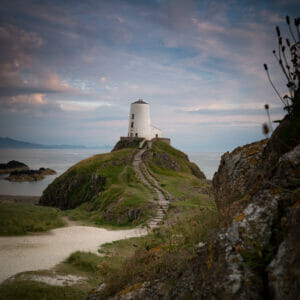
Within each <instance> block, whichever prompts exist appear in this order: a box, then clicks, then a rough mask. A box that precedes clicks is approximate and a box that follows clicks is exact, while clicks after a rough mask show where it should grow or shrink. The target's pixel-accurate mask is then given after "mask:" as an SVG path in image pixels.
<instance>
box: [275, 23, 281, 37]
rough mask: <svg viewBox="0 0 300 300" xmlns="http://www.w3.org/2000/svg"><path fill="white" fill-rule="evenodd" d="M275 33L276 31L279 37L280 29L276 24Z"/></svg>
mask: <svg viewBox="0 0 300 300" xmlns="http://www.w3.org/2000/svg"><path fill="white" fill-rule="evenodd" d="M276 33H277V36H278V37H280V30H279V27H278V26H276Z"/></svg>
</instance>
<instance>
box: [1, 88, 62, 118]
mask: <svg viewBox="0 0 300 300" xmlns="http://www.w3.org/2000/svg"><path fill="white" fill-rule="evenodd" d="M0 105H1V112H2V113H7V112H9V113H14V114H17V115H21V114H31V115H41V114H42V115H48V114H50V113H52V112H54V113H57V112H59V111H61V109H60V107H59V106H58V105H57V104H56V103H52V102H49V101H47V100H46V96H45V94H39V93H36V94H24V95H15V96H11V97H0Z"/></svg>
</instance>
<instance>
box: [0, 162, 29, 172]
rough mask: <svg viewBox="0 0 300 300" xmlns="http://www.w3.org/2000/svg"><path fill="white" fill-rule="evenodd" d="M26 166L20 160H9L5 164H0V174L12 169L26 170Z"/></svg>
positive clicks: (12, 170)
mask: <svg viewBox="0 0 300 300" xmlns="http://www.w3.org/2000/svg"><path fill="white" fill-rule="evenodd" d="M28 169H29V168H28V166H27V165H25V164H24V163H22V162H19V161H16V160H11V161H9V162H8V163H7V164H0V174H1V173H2V174H3V173H10V172H14V171H22V170H28Z"/></svg>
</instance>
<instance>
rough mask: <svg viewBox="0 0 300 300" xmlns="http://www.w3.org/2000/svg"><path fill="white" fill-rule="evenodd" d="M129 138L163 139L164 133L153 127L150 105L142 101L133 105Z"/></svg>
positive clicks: (131, 107)
mask: <svg viewBox="0 0 300 300" xmlns="http://www.w3.org/2000/svg"><path fill="white" fill-rule="evenodd" d="M128 137H141V138H145V139H147V140H151V139H153V138H161V137H162V132H161V131H160V130H159V129H158V128H156V127H154V126H152V125H151V121H150V107H149V104H148V103H147V102H145V101H143V100H142V99H139V100H138V101H136V102H133V103H131V106H130V115H129V126H128Z"/></svg>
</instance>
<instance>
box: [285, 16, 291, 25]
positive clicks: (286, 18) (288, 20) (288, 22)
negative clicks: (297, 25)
mask: <svg viewBox="0 0 300 300" xmlns="http://www.w3.org/2000/svg"><path fill="white" fill-rule="evenodd" d="M285 20H286V23H287V24H288V25H290V17H289V16H286V17H285Z"/></svg>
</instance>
